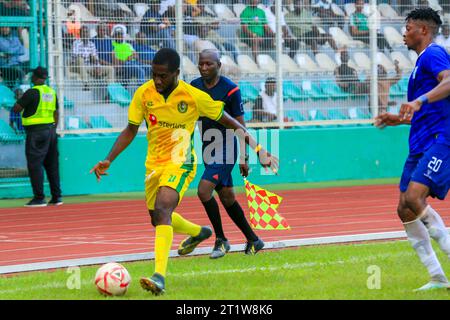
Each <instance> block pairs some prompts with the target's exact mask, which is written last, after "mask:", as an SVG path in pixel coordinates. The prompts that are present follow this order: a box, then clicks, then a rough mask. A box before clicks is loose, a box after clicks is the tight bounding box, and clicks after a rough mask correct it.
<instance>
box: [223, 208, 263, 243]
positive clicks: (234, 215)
mask: <svg viewBox="0 0 450 320" xmlns="http://www.w3.org/2000/svg"><path fill="white" fill-rule="evenodd" d="M225 209H226V210H227V212H228V215H229V216H230V218H231V220H233V222H234V223H235V224H236V225H237V226H238V228H239V229H240V230H241V231H242V233H243V234H244V236H245V237H246V238H247V241H256V240H258V236H257V235H256V234H255V233H254V232H253V230H252V228H251V227H250V225H249V224H248V221H247V219H245V214H244V211H243V210H242V208H241V206H240V205H239V202H237V201H235V202H234V203H233V204H232V205H231V206H229V207H228V208H225Z"/></svg>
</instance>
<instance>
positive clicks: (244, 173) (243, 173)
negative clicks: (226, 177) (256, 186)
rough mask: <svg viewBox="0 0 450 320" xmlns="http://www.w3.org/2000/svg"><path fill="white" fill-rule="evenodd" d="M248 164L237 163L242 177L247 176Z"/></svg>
mask: <svg viewBox="0 0 450 320" xmlns="http://www.w3.org/2000/svg"><path fill="white" fill-rule="evenodd" d="M248 169H249V168H248V164H247V163H241V164H240V165H239V170H240V171H241V176H243V177H244V178H247V177H248Z"/></svg>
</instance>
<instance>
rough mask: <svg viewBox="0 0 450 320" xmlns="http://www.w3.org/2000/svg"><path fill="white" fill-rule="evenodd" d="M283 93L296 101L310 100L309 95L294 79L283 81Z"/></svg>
mask: <svg viewBox="0 0 450 320" xmlns="http://www.w3.org/2000/svg"><path fill="white" fill-rule="evenodd" d="M283 94H284V96H285V97H286V98H287V99H291V100H292V101H294V102H297V101H305V100H308V98H309V97H308V95H307V94H306V93H304V92H303V91H302V89H300V87H298V86H297V85H296V84H295V83H294V82H292V81H289V80H287V81H283Z"/></svg>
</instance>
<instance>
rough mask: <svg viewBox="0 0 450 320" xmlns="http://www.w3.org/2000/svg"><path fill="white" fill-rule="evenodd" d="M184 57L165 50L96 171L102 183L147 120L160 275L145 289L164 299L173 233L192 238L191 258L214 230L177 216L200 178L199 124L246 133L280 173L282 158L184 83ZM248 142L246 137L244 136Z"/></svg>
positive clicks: (186, 246)
mask: <svg viewBox="0 0 450 320" xmlns="http://www.w3.org/2000/svg"><path fill="white" fill-rule="evenodd" d="M179 74H180V56H179V55H178V53H177V52H176V51H175V50H173V49H168V48H163V49H161V50H159V51H158V52H157V53H156V55H155V57H154V59H153V62H152V75H153V80H150V81H148V82H146V83H144V84H143V85H142V86H141V87H139V88H138V89H137V91H136V93H135V94H134V97H133V100H132V101H131V104H130V107H129V111H128V125H127V127H126V128H125V129H124V130H123V131H122V133H121V134H120V135H119V137H118V138H117V140H116V141H115V143H114V145H113V147H112V149H111V151H110V152H109V154H108V156H107V157H106V159H105V160H103V161H100V162H98V163H97V164H96V165H95V166H94V167H93V168H92V170H91V173H92V172H94V173H95V175H96V176H97V179H98V180H100V178H101V176H102V175H105V174H107V172H106V171H107V170H108V168H109V166H110V165H111V162H112V161H114V159H115V158H116V157H117V156H118V155H119V154H120V153H121V152H122V151H123V150H124V149H125V148H126V147H127V146H128V145H129V144H130V143H131V141H132V140H133V139H134V137H135V136H136V134H137V132H138V128H139V126H140V125H141V123H142V121H144V120H145V122H146V124H147V128H148V133H147V139H148V151H147V159H146V163H145V167H146V178H145V197H146V203H147V208H148V210H149V213H150V217H151V222H152V225H153V226H155V229H156V235H155V273H154V274H153V275H152V276H151V277H150V278H145V277H144V278H141V280H140V284H141V286H142V287H143V288H144V289H146V290H149V291H151V292H152V293H153V294H154V295H159V294H162V293H164V291H165V276H166V270H167V262H168V257H169V252H170V248H171V246H172V239H173V232H177V233H182V234H187V235H189V237H188V238H186V239H185V240H184V241H183V242H182V243H181V244H180V248H179V250H178V251H179V252H180V253H181V254H188V253H190V252H192V251H193V250H194V249H195V247H196V246H197V245H198V244H199V243H200V242H201V241H203V240H205V239H207V238H209V237H210V236H211V234H212V230H211V229H210V228H209V227H202V226H199V225H197V224H194V223H192V222H190V221H188V220H186V219H184V218H183V217H182V216H181V215H180V214H178V213H176V212H174V210H175V208H176V207H177V205H178V204H179V203H180V201H181V199H182V198H183V195H184V193H185V191H186V189H187V188H188V186H189V184H190V183H191V181H192V180H193V179H194V177H195V173H196V155H195V153H194V150H193V148H192V144H193V133H194V128H195V125H196V121H197V119H198V118H199V117H200V116H203V117H208V118H211V119H213V120H216V121H218V122H219V123H221V124H223V125H224V126H226V127H228V128H233V129H234V130H242V131H241V132H243V133H245V142H246V143H247V144H249V145H250V147H251V148H253V149H254V150H255V151H256V152H257V153H258V156H259V157H258V158H259V161H260V163H261V165H262V166H263V167H265V168H271V169H272V170H273V171H274V172H277V170H278V159H277V158H276V157H273V156H272V155H271V154H270V153H269V152H267V151H266V150H264V149H263V148H262V146H261V145H259V144H257V143H256V141H255V140H254V139H253V138H252V137H251V135H249V134H248V132H247V130H246V129H245V127H243V126H242V125H241V124H240V123H239V122H237V121H236V120H235V119H233V118H232V117H230V116H229V115H228V114H227V113H226V112H224V111H223V102H222V101H214V100H212V98H211V97H210V96H209V95H208V94H207V93H205V92H203V91H201V90H199V89H197V88H194V87H193V86H191V85H189V84H187V83H186V82H184V81H182V80H178V76H179ZM241 137H242V136H241Z"/></svg>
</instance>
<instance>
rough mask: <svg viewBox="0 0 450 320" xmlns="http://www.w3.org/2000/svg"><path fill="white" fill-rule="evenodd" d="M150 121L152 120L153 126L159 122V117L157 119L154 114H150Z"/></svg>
mask: <svg viewBox="0 0 450 320" xmlns="http://www.w3.org/2000/svg"><path fill="white" fill-rule="evenodd" d="M148 121H149V122H150V124H151V125H152V126H154V125H155V124H157V123H158V119H156V116H155V115H154V114H150V115H149V116H148Z"/></svg>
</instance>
